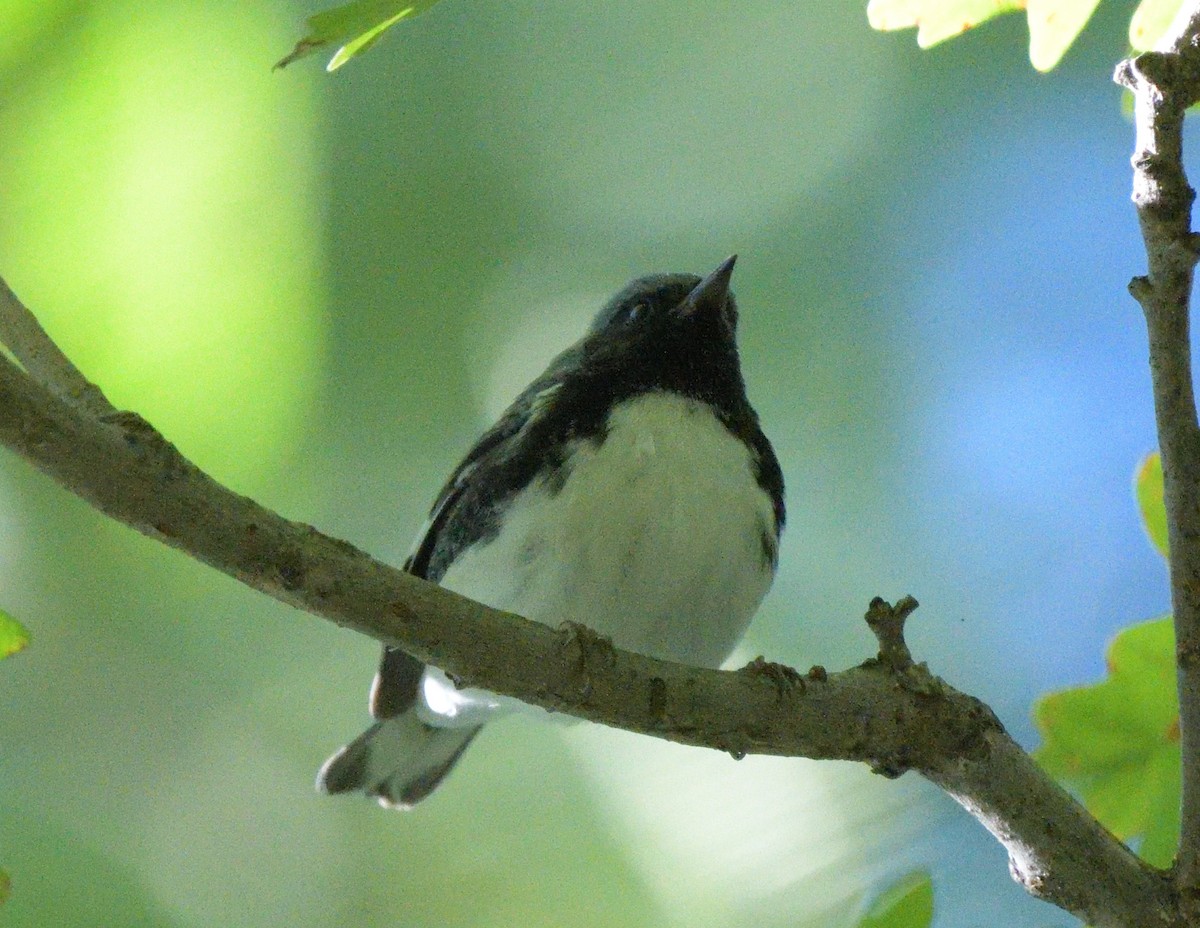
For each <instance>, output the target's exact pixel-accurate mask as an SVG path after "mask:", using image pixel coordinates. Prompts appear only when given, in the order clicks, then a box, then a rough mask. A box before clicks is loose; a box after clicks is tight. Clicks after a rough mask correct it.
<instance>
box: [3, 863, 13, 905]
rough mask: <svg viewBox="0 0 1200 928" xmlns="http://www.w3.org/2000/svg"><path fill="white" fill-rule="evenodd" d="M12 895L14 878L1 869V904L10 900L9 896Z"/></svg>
mask: <svg viewBox="0 0 1200 928" xmlns="http://www.w3.org/2000/svg"><path fill="white" fill-rule="evenodd" d="M11 895H12V878H11V877H9V875H8V873H7V872H6V871H5V870H3V869H0V905H4V903H6V902H8V897H9V896H11Z"/></svg>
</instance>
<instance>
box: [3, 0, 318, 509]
mask: <svg viewBox="0 0 1200 928" xmlns="http://www.w3.org/2000/svg"><path fill="white" fill-rule="evenodd" d="M122 7H125V8H126V9H127V10H128V11H136V15H134V13H133V12H129V14H128V15H120V11H121V8H122ZM0 8H2V9H4V10H6V11H9V12H8V13H6V14H5V15H7V16H9V17H10V18H13V19H18V18H19V19H21V20H22V21H25V20H30V21H31V22H30V24H29V25H27V26H26V27H25V29H23V30H22V34H24V35H26V36H27V38H28V39H29V41H30V44H29V45H28V46H26V47H25V49H24V58H22V59H19V60H18V59H17V58H16V57H12V58H10V62H9V65H10V67H9V69H8V70H7V71H6V72H5V73H6V74H7V75H8V80H9V81H10V82H12V81H15V80H17V77H16V76H17V75H19V88H20V92H15V86H14V92H10V93H7V94H6V95H5V99H4V101H3V103H2V104H0V137H2V141H0V154H2V157H0V189H2V190H3V191H4V202H5V210H4V213H3V215H2V216H0V252H2V253H3V254H4V255H5V258H6V260H7V262H8V265H9V267H10V268H12V270H10V271H9V272H8V273H9V275H10V276H9V282H10V283H11V285H12V286H13V287H14V289H16V290H17V291H18V293H20V294H21V295H22V297H23V299H24V300H25V301H26V303H27V304H28V305H31V306H34V307H36V311H37V314H38V316H39V318H40V320H41V322H42V324H43V325H44V326H45V327H46V329H47V330H48V331H49V332H50V334H51V336H52V337H54V338H55V340H56V341H58V343H59V344H60V345H61V346H62V347H63V349H64V350H65V351H66V352H67V354H68V355H69V356H70V357H71V358H72V359H73V360H74V361H75V362H76V364H77V365H78V366H79V367H80V368H81V369H82V370H83V372H84V373H85V374H86V375H87V376H89V377H90V378H91V379H93V380H94V381H96V382H97V383H99V384H100V385H101V386H102V388H103V389H104V391H105V393H106V394H107V395H108V396H109V398H110V399H111V400H112V401H113V402H114V403H115V404H117V405H118V406H120V407H126V406H132V405H134V401H135V400H136V405H137V408H138V409H139V410H140V411H141V412H142V413H143V414H144V415H146V416H147V417H148V418H149V419H150V420H151V421H153V422H155V424H156V425H157V426H159V427H160V428H161V429H162V430H163V431H164V432H165V433H166V434H168V435H170V436H171V439H172V441H174V442H175V443H176V444H177V445H179V447H180V448H181V450H182V451H183V452H184V453H185V454H187V455H188V456H190V457H192V458H193V459H194V460H195V461H196V462H197V463H198V464H200V465H201V466H202V467H204V468H205V469H207V470H209V471H210V472H212V473H214V474H215V475H216V476H217V477H218V478H219V479H222V480H226V481H231V482H234V483H236V484H238V485H239V486H240V487H241V488H242V489H245V490H254V489H257V488H261V487H263V486H265V485H269V484H270V483H272V482H274V480H275V477H276V475H277V473H278V467H279V463H280V461H281V459H283V458H285V457H286V456H287V455H288V454H290V452H291V450H292V448H293V447H294V443H295V441H296V440H297V438H299V436H300V434H301V432H302V428H303V424H304V423H305V421H306V420H307V419H308V417H309V415H310V414H311V410H312V406H313V402H314V400H315V396H316V390H317V385H318V380H319V376H320V368H319V365H320V359H321V357H322V353H323V347H322V343H323V339H324V337H325V320H324V318H323V304H322V300H321V288H320V284H319V281H318V277H317V271H318V267H317V264H318V248H317V242H318V229H319V224H318V223H317V221H316V203H315V202H314V200H313V198H312V188H313V183H314V180H315V175H314V162H313V154H314V153H313V149H312V142H311V140H310V139H309V131H310V129H309V127H310V126H311V124H312V122H313V120H314V118H315V115H314V113H315V111H314V106H313V100H312V96H311V92H310V90H309V89H308V88H307V87H305V86H304V84H303V82H300V81H296V80H292V81H288V82H286V83H285V82H281V81H278V80H272V77H271V74H270V73H269V71H268V69H267V68H266V67H264V61H269V60H270V59H269V58H268V57H267V56H268V55H269V54H270V49H271V48H272V45H273V42H274V41H278V40H279V39H280V38H281V37H282V36H283V35H285V34H286V30H287V29H288V23H289V22H290V16H288V15H286V13H285V12H284V11H280V10H274V11H272V10H270V9H269V8H266V7H261V6H260V7H256V8H254V9H246V8H245V7H244V5H243V4H241V3H239V2H236V0H214V2H212V3H206V4H199V5H197V4H190V5H189V4H154V5H152V6H150V7H141V6H138V5H137V4H133V3H123V4H117V5H115V6H113V7H111V9H112V12H113V14H114V15H99V14H97V13H92V14H90V15H81V14H80V12H79V11H78V10H74V12H72V9H73V7H72V5H71V4H66V3H64V4H59V3H57V2H55V3H51V4H50V5H49V7H48V8H47V9H45V10H43V9H42V8H41V7H40V4H37V3H29V4H26V3H17V4H13V3H0ZM15 9H20V10H22V11H23V13H22V14H21V16H18V14H16V13H15V12H12V11H13V10H15ZM55 13H58V15H57V16H56V15H55ZM32 20H38V21H39V24H40V26H41V31H40V30H39V29H37V28H35V27H34V26H33V25H32ZM234 21H236V22H238V23H239V24H240V28H236V29H231V28H229V23H230V22H234ZM214 49H219V50H220V54H219V55H218V56H216V57H215V58H214V57H213V50H214ZM11 54H12V55H13V56H16V55H17V52H16V50H13V51H12V53H11ZM206 59H211V64H210V66H208V67H206V68H204V69H203V70H202V71H201V70H197V69H196V67H195V66H194V64H195V62H198V61H201V60H206ZM84 127H86V131H83V130H84ZM49 255H76V256H86V260H80V261H76V262H75V263H74V265H73V266H72V268H71V272H70V273H64V268H63V265H62V263H61V261H52V260H48V259H47V256H49ZM231 344H237V345H238V350H236V351H233V350H230V349H229V345H231Z"/></svg>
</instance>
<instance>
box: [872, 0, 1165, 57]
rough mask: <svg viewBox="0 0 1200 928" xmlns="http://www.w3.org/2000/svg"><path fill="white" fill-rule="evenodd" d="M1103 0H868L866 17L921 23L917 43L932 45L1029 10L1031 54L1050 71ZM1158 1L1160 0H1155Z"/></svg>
mask: <svg viewBox="0 0 1200 928" xmlns="http://www.w3.org/2000/svg"><path fill="white" fill-rule="evenodd" d="M1099 2H1100V0H1028V2H1025V0H870V2H869V3H868V4H867V20H868V21H869V22H870V24H871V25H872V26H873V27H874V28H876V29H906V28H909V27H911V26H916V27H917V44H918V45H920V46H921V47H922V48H929V46H931V45H936V44H937V43H938V42H942V41H944V40H945V39H949V38H953V37H954V36H956V35H961V34H962V33H964V32H966V31H967V30H968V29H971V28H973V27H975V26H978V25H979V24H980V23H983V22H987V21H988V20H989V19H992V18H994V17H996V16H999V15H1000V14H1001V13H1011V12H1014V11H1016V10H1022V9H1023V10H1025V11H1026V19H1027V20H1028V22H1029V60H1030V61H1031V62H1032V63H1033V66H1034V67H1035V68H1037V69H1038V70H1039V71H1049V70H1050V69H1051V68H1053V67H1054V66H1055V65H1056V64H1058V62H1059V60H1060V59H1061V58H1062V56H1063V53H1064V52H1066V50H1067V49H1068V48H1069V47H1070V46H1071V43H1072V42H1074V41H1075V37H1076V36H1077V35H1079V32H1080V30H1081V29H1083V27H1084V26H1085V25H1086V24H1087V21H1088V20H1089V19H1091V17H1092V13H1093V11H1094V10H1095V9H1096V5H1097V4H1098V3H1099ZM1147 2H1151V0H1147ZM1156 2H1157V0H1156Z"/></svg>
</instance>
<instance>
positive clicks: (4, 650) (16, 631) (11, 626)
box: [0, 610, 29, 658]
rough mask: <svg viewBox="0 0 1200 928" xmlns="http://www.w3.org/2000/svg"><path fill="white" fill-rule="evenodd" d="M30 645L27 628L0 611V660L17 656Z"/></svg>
mask: <svg viewBox="0 0 1200 928" xmlns="http://www.w3.org/2000/svg"><path fill="white" fill-rule="evenodd" d="M28 644H29V632H28V631H27V630H26V628H25V626H24V625H22V624H21V623H20V622H18V621H17V620H16V619H14V618H13V617H12V616H10V615H9V614H8V613H6V612H4V611H2V610H0V658H5V657H8V656H9V655H11V654H16V653H17V652H18V651H20V650H22V649H24V647H25V646H26V645H28Z"/></svg>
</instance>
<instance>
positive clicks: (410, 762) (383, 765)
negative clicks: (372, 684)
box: [317, 709, 481, 809]
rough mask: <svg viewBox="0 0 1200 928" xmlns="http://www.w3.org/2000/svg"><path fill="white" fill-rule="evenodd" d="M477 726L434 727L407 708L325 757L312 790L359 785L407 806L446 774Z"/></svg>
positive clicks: (397, 805)
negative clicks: (315, 786)
mask: <svg viewBox="0 0 1200 928" xmlns="http://www.w3.org/2000/svg"><path fill="white" fill-rule="evenodd" d="M480 727H481V726H475V727H470V728H435V727H433V726H432V725H426V724H425V723H424V722H422V721H421V720H420V719H419V718H417V714H416V712H415V711H413V710H411V709H410V710H409V711H408V712H405V713H403V714H401V715H398V716H396V717H395V718H390V719H384V720H383V721H381V722H376V723H375V724H374V725H372V726H371V727H370V728H368V729H367V730H366V731H364V732H363V733H362V734H361V735H359V736H358V737H357V738H355V739H354V740H353V741H351V742H350V743H349V744H348V745H346V746H345V747H344V748H342V749H341V750H340V751H338V752H337V753H336V754H334V755H333V757H331V758H329V760H327V761H325V765H324V766H323V767H322V768H321V772H320V773H318V774H317V789H319V790H321V791H322V792H325V793H345V792H350V791H351V790H362V791H363V792H364V793H366V794H367V795H368V796H372V797H374V798H375V799H378V800H379V804H380V805H382V806H388V807H390V808H395V809H411V808H412V807H413V806H415V805H416V804H417V803H418V802H420V801H421V800H422V799H424V798H425V797H426V796H428V795H429V794H430V793H432V792H433V791H434V790H435V789H436V788H437V785H438V784H439V783H441V782H442V780H444V779H445V778H446V774H448V773H449V772H450V771H451V769H452V768H453V767H454V765H455V764H456V763H457V762H458V759H459V758H460V757H462V753H463V751H465V750H466V749H467V745H469V744H470V743H471V739H472V738H474V737H475V735H476V734H478V732H479V728H480Z"/></svg>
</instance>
